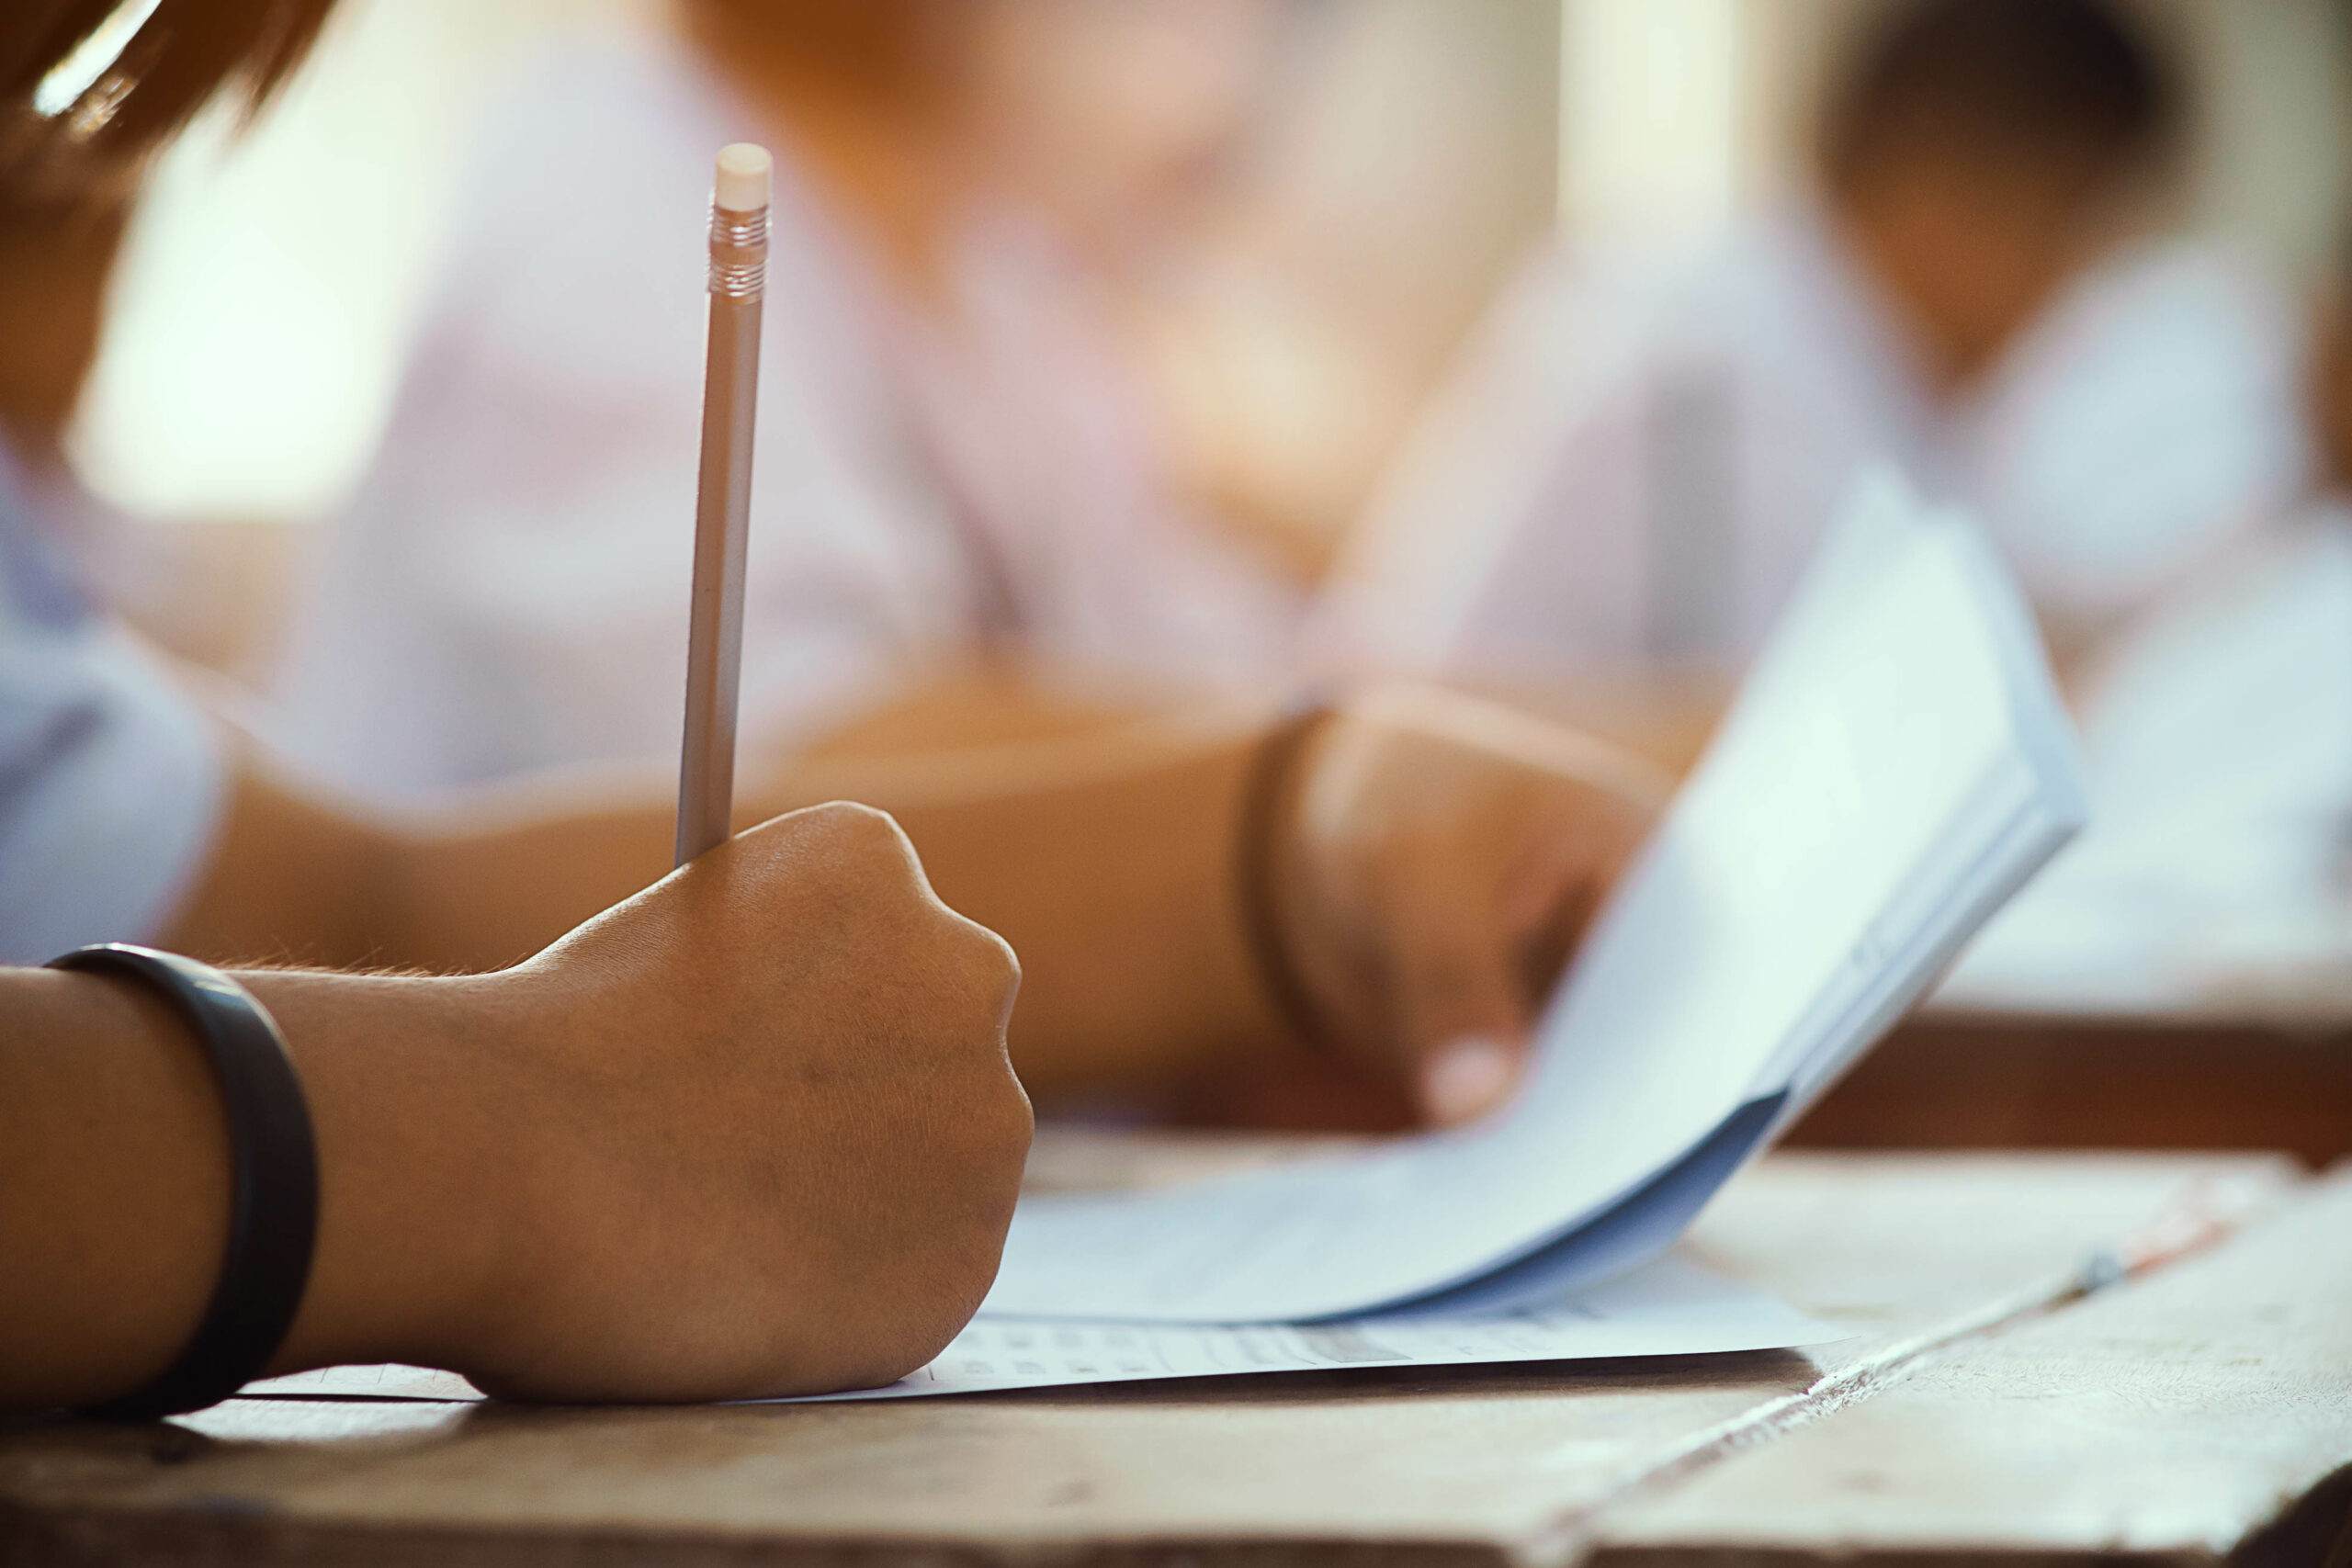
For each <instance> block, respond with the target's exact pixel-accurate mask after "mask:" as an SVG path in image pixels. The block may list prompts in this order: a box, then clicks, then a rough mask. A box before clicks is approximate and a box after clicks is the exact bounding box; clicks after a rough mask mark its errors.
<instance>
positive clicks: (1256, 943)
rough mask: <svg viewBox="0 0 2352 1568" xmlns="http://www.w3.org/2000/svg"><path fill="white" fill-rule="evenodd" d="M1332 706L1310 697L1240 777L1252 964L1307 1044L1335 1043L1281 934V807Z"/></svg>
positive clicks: (1237, 842) (1245, 935)
mask: <svg viewBox="0 0 2352 1568" xmlns="http://www.w3.org/2000/svg"><path fill="white" fill-rule="evenodd" d="M1334 711H1335V710H1334V709H1333V708H1332V707H1331V705H1329V703H1326V702H1321V701H1313V702H1307V703H1304V704H1301V705H1299V706H1298V707H1296V708H1295V709H1294V710H1293V711H1292V712H1291V713H1290V714H1289V715H1288V716H1285V717H1283V718H1282V719H1281V720H1279V721H1277V722H1276V723H1275V725H1274V727H1273V728H1272V729H1269V730H1268V731H1266V733H1265V735H1264V737H1263V738H1261V739H1260V740H1259V742H1258V748H1257V750H1256V751H1255V753H1253V754H1252V755H1251V757H1250V770H1249V773H1247V774H1246V775H1245V776H1244V777H1243V780H1242V784H1241V807H1240V810H1239V813H1238V817H1237V819H1236V821H1235V824H1234V832H1233V891H1234V897H1235V901H1236V903H1237V905H1238V913H1239V915H1240V918H1241V941H1242V944H1243V945H1244V946H1245V947H1247V948H1248V949H1249V950H1250V966H1251V967H1252V968H1254V969H1255V970H1256V971H1257V975H1258V984H1259V985H1260V986H1261V987H1262V988H1263V989H1264V991H1265V993H1266V997H1267V999H1269V1000H1270V1001H1272V1003H1273V1004H1274V1010H1275V1011H1276V1012H1278V1013H1280V1014H1281V1015H1282V1019H1283V1022H1284V1023H1286V1024H1288V1025H1289V1026H1290V1028H1291V1032H1293V1033H1295V1034H1296V1035H1297V1036H1298V1037H1299V1038H1300V1039H1301V1040H1303V1041H1305V1042H1306V1043H1307V1044H1310V1045H1318V1046H1319V1045H1328V1044H1329V1043H1330V1032H1329V1029H1327V1028H1326V1027H1325V1026H1324V1022H1323V1016H1322V1013H1321V1010H1319V1009H1317V1007H1316V1005H1315V998H1314V996H1313V994H1312V993H1311V992H1309V991H1308V989H1307V987H1306V977H1305V976H1302V975H1301V974H1300V973H1299V972H1298V966H1297V965H1296V964H1294V963H1293V962H1292V961H1291V952H1290V943H1289V942H1287V941H1286V940H1284V938H1283V920H1282V908H1281V905H1280V903H1279V901H1278V899H1277V897H1276V896H1275V889H1274V872H1275V866H1274V861H1275V852H1276V849H1277V844H1276V840H1278V839H1279V838H1280V837H1281V835H1282V827H1283V807H1286V806H1288V805H1289V804H1290V802H1291V786H1292V784H1293V775H1294V774H1295V773H1297V771H1298V759H1299V755H1300V753H1302V752H1304V751H1305V750H1306V746H1307V743H1308V742H1309V741H1311V740H1313V739H1315V735H1316V732H1317V730H1319V729H1321V728H1323V726H1324V724H1325V723H1326V722H1327V721H1328V720H1329V719H1330V718H1332V717H1333V716H1334Z"/></svg>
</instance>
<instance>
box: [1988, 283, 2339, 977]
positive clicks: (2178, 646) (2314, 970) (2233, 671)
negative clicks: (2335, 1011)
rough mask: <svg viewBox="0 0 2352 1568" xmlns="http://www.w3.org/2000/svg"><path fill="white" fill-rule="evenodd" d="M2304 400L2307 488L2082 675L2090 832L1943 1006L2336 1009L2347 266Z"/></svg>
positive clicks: (2318, 320)
mask: <svg viewBox="0 0 2352 1568" xmlns="http://www.w3.org/2000/svg"><path fill="white" fill-rule="evenodd" d="M2339 265H2341V266H2342V267H2343V269H2344V270H2342V271H2340V272H2339V273H2338V274H2337V275H2336V276H2335V279H2334V280H2333V282H2332V285H2331V287H2330V288H2328V289H2327V290H2326V291H2325V293H2324V295H2323V296H2322V299H2321V300H2320V304H2319V309H2318V310H2317V311H2316V313H2315V319H2314V321H2313V323H2312V341H2313V344H2314V351H2313V353H2312V358H2311V369H2310V373H2309V375H2308V377H2307V378H2306V380H2305V383H2304V394H2305V402H2304V419H2305V423H2306V428H2307V430H2308V433H2309V435H2310V439H2311V444H2312V450H2313V453H2314V456H2315V457H2316V459H2317V467H2316V469H2315V475H2314V477H2315V480H2316V482H2315V483H2314V484H2313V485H2312V488H2311V489H2310V490H2309V491H2304V492H2301V493H2298V494H2295V495H2293V496H2290V497H2285V498H2282V499H2281V500H2280V502H2279V503H2278V505H2277V506H2275V507H2274V508H2272V509H2271V510H2270V511H2269V512H2268V513H2267V514H2265V515H2264V516H2262V517H2260V518H2259V519H2257V525H2256V526H2255V527H2252V528H2249V529H2246V530H2244V531H2242V532H2241V533H2240V534H2239V535H2238V536H2236V537H2234V538H2233V540H2232V541H2231V544H2230V547H2229V548H2227V549H2226V550H2225V551H2223V552H2222V553H2221V554H2219V555H2218V556H2217V557H2215V558H2212V559H2211V560H2209V561H2208V562H2207V563H2206V565H2205V567H2204V568H2203V569H2202V570H2199V571H2198V572H2197V573H2196V574H2195V575H2194V576H2193V577H2191V578H2190V579H2188V580H2187V581H2182V582H2180V583H2177V584H2176V585H2175V586H2174V588H2173V589H2172V590H2171V591H2170V592H2167V593H2166V594H2165V597H2164V598H2163V599H2162V600H2161V601H2159V602H2158V603H2157V604H2154V605H2152V606H2150V607H2149V609H2148V610H2147V611H2146V613H2144V614H2143V615H2142V616H2141V617H2140V618H2139V619H2138V621H2137V622H2135V624H2134V625H2133V626H2131V627H2130V628H2128V630H2126V631H2125V632H2124V633H2123V634H2122V635H2120V637H2117V638H2116V639H2115V641H2114V644H2113V645H2112V646H2111V647H2109V648H2108V649H2104V650H2102V652H2101V655H2100V656H2099V657H2098V659H2097V660H2093V661H2092V662H2091V663H2090V664H2089V665H2088V666H2086V669H2085V671H2084V672H2083V680H2082V682H2081V686H2082V691H2081V699H2080V706H2081V709H2082V736H2083V750H2084V755H2085V759H2086V762H2087V764H2088V769H2089V773H2090V779H2091V786H2092V798H2093V803H2094V807H2095V810H2094V814H2093V818H2092V825H2091V829H2090V830H2089V831H2088V832H2086V833H2085V834H2084V835H2083V837H2082V838H2081V839H2080V840H2078V841H2077V842H2076V843H2075V845H2073V846H2072V847H2071V848H2070V849H2069V850H2068V851H2067V852H2066V853H2065V855H2064V856H2063V857H2062V858H2061V859H2060V860H2059V861H2058V863H2055V864H2054V865H2052V867H2051V868H2050V871H2049V872H2048V873H2047V874H2045V875H2044V876H2043V877H2042V878H2041V879H2040V880H2039V881H2038V882H2037V883H2036V884H2035V885H2034V886H2032V887H2030V888H2029V889H2028V890H2027V891H2026V893H2025V894H2024V896H2023V897H2020V898H2019V899H2018V902H2017V903H2016V904H2015V905H2014V906H2013V907H2012V908H2009V909H2007V910H2006V911H2004V912H2003V914H2002V916H2001V918H2000V919H1998V920H1996V922H1995V923H1994V924H1993V926H1992V927H1991V928H1990V929H1989V930H1988V931H1986V933H1985V936H1984V938H1983V939H1982V940H1981V941H1980V942H1979V943H1978V944H1977V946H1976V948H1975V949H1974V950H1973V952H1972V953H1970V954H1969V956H1968V958H1967V959H1966V960H1965V961H1963V963H1962V965H1961V968H1960V971H1959V973H1958V975H1957V976H1956V977H1955V979H1954V981H1953V984H1954V986H1955V987H1958V988H1959V989H1960V991H1961V992H1962V994H1963V995H1975V996H1979V997H1982V998H1986V999H1990V1000H1995V1001H1996V1002H1998V1003H2001V1004H2004V1005H2009V1006H2016V1005H2019V1004H2021V1003H2022V1004H2025V1005H2031V1004H2032V1003H2034V1002H2036V1001H2040V1000H2044V999H2050V1000H2057V999H2063V998H2070V997H2071V998H2079V997H2081V996H2082V995H2083V994H2084V993H2085V992H2086V991H2089V992H2091V993H2092V994H2099V993H2101V992H2107V991H2111V994H2114V995H2116V996H2119V997H2122V998H2131V1000H2132V1001H2134V1002H2135V1003H2137V1004H2139V1005H2156V1004H2161V1003H2164V1002H2166V1001H2169V1002H2171V1003H2174V1004H2177V1005H2180V1006H2191V1005H2196V1004H2198V1003H2200V1002H2203V1001H2206V1000H2209V999H2210V998H2211V997H2212V996H2213V995H2214V994H2216V993H2226V992H2227V991H2229V990H2231V989H2233V988H2238V989H2243V990H2245V991H2248V992H2250V993H2251V994H2254V995H2258V996H2268V997H2274V998H2276V997H2280V996H2287V997H2294V996H2301V995H2309V996H2312V997H2313V998H2324V999H2325V1000H2326V1001H2327V1002H2328V1003H2329V1004H2330V1005H2334V1004H2335V1003H2336V1002H2339V1001H2340V999H2341V998H2343V997H2344V995H2345V980H2344V976H2345V974H2346V958H2347V956H2352V902H2347V897H2346V894H2347V888H2352V883H2347V881H2346V842H2347V839H2346V823H2347V821H2352V251H2347V254H2346V256H2345V257H2344V258H2342V261H2341V262H2340V264H2339Z"/></svg>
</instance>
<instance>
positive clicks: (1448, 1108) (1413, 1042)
mask: <svg viewBox="0 0 2352 1568" xmlns="http://www.w3.org/2000/svg"><path fill="white" fill-rule="evenodd" d="M1389 891H1390V894H1391V897H1389V898H1388V899H1386V900H1385V905H1386V908H1385V910H1384V915H1385V919H1384V925H1385V933H1386V942H1385V945H1386V948H1387V953H1386V958H1387V962H1386V964H1385V968H1386V970H1387V973H1388V976H1389V987H1388V990H1389V1000H1390V1003H1391V1006H1392V1008H1393V1009H1394V1016H1395V1017H1396V1019H1397V1025H1398V1036H1399V1043H1400V1044H1401V1046H1402V1047H1403V1054H1404V1066H1405V1072H1406V1077H1407V1081H1408V1084H1409V1086H1410V1087H1411V1089H1412V1090H1413V1092H1414V1095H1415V1097H1416V1099H1417V1100H1418V1101H1419V1105H1420V1108H1421V1111H1422V1113H1423V1114H1424V1115H1426V1116H1427V1117H1428V1118H1429V1119H1430V1121H1432V1122H1437V1123H1438V1124H1440V1125H1444V1126H1452V1125H1455V1124H1458V1123H1460V1122H1467V1121H1471V1120H1474V1119H1476V1117H1478V1116H1481V1115H1484V1114H1485V1113H1486V1112H1487V1111H1490V1110H1492V1109H1494V1107H1495V1106H1497V1105H1498V1104H1500V1103H1501V1102H1502V1101H1503V1100H1505V1099H1506V1098H1508V1097H1509V1095H1510V1091H1511V1089H1512V1088H1513V1087H1515V1086H1516V1084H1517V1083H1518V1081H1519V1074H1520V1070H1521V1066H1522V1065H1523V1062H1524V1057H1525V1055H1526V1039H1527V1023H1528V1019H1527V998H1526V993H1525V992H1524V990H1523V989H1522V988H1521V985H1520V982H1519V977H1518V974H1517V953H1516V947H1517V944H1516V943H1515V942H1513V941H1512V940H1511V938H1510V933H1509V932H1508V931H1506V930H1505V928H1504V927H1503V925H1502V923H1501V921H1500V919H1499V918H1498V917H1499V914H1500V910H1499V909H1498V906H1497V902H1496V900H1495V898H1494V897H1493V895H1492V892H1491V890H1488V889H1482V888H1480V887H1477V886H1475V885H1471V884H1468V883H1466V882H1464V881H1462V880H1461V879H1459V878H1457V877H1453V876H1444V875H1442V874H1425V875H1422V876H1419V877H1412V878H1399V879H1389Z"/></svg>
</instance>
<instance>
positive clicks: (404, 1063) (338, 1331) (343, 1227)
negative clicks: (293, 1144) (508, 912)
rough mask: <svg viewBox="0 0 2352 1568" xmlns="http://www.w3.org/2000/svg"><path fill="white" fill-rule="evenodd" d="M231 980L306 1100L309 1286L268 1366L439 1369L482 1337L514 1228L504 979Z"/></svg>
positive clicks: (515, 1117)
mask: <svg viewBox="0 0 2352 1568" xmlns="http://www.w3.org/2000/svg"><path fill="white" fill-rule="evenodd" d="M239 979H240V980H241V981H242V982H243V984H244V985H245V987H247V989H249V990H251V991H252V992H253V993H254V996H255V997H257V998H260V1000H261V1001H262V1003H263V1005H264V1006H266V1007H267V1008H268V1009H269V1010H270V1012H271V1013H272V1015H273V1016H275V1017H276V1018H277V1022H278V1027H279V1028H280V1030H281V1031H282V1032H284V1033H285V1036H286V1038H287V1041H288V1045H289V1047H290V1048H291V1050H292V1053H293V1056H294V1061H295V1065H296V1067H297V1070H298V1071H299V1072H300V1075H301V1078H302V1083H303V1087H304V1090H305V1093H306V1095H307V1096H308V1098H309V1100H310V1104H311V1120H312V1122H313V1125H314V1128H315V1130H316V1136H317V1142H318V1153H319V1168H320V1178H319V1186H320V1192H319V1197H320V1203H319V1229H318V1246H317V1250H316V1253H315V1256H314V1258H313V1262H312V1265H311V1283H310V1288H309V1290H308V1292H306V1294H305V1296H304V1299H303V1303H302V1309H301V1311H300V1314H298V1315H297V1316H296V1319H295V1323H294V1326H293V1330H292V1332H291V1333H290V1334H289V1335H288V1337H287V1341H286V1344H285V1346H284V1347H283V1348H281V1350H280V1352H279V1354H278V1358H277V1361H276V1362H275V1363H274V1364H273V1370H274V1371H292V1370H296V1369H298V1368H302V1367H311V1366H322V1365H329V1364H334V1363H336V1362H345V1361H389V1360H399V1361H416V1362H422V1363H425V1364H431V1365H447V1364H448V1363H449V1362H450V1361H451V1360H452V1359H455V1358H458V1357H459V1356H461V1355H462V1353H463V1351H464V1348H465V1347H466V1345H467V1344H468V1343H469V1340H470V1339H471V1338H472V1337H474V1336H475V1335H476V1334H477V1333H478V1332H479V1331H480V1330H479V1325H481V1323H482V1322H483V1320H484V1319H485V1317H486V1316H487V1315H488V1314H489V1313H490V1312H491V1311H492V1307H493V1305H494V1303H495V1302H496V1300H497V1299H498V1294H499V1291H500V1284H499V1270H500V1268H501V1264H502V1259H503V1256H504V1255H505V1253H506V1251H507V1248H508V1245H509V1242H510V1240H511V1239H512V1235H513V1234H514V1230H515V1225H514V1216H513V1215H512V1214H511V1213H509V1207H510V1205H511V1203H512V1202H513V1201H514V1195H515V1190H516V1184H515V1182H514V1181H512V1180H510V1179H508V1176H509V1168H510V1166H511V1163H512V1162H513V1160H514V1159H515V1141H516V1140H517V1139H519V1138H520V1137H522V1136H523V1128H524V1127H525V1126H526V1124H527V1123H526V1122H525V1120H524V1118H523V1117H522V1115H521V1114H520V1111H521V1110H522V1107H521V1104H520V1103H519V1102H520V1100H521V1098H522V1097H521V1096H520V1095H519V1094H518V1093H517V1092H515V1090H516V1085H517V1079H518V1075H517V1072H516V1063H515V1056H516V1055H517V1052H516V1047H515V1041H514V1039H513V1035H514V1028H513V1022H512V1021H513V1020H514V1018H515V1014H516V1010H515V1009H514V1008H513V1007H511V1006H510V1005H508V1004H507V998H505V996H504V994H503V977H502V976H462V977H451V978H406V977H403V978H392V977H379V976H334V975H317V974H303V973H292V972H288V973H256V974H244V975H241V976H239Z"/></svg>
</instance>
